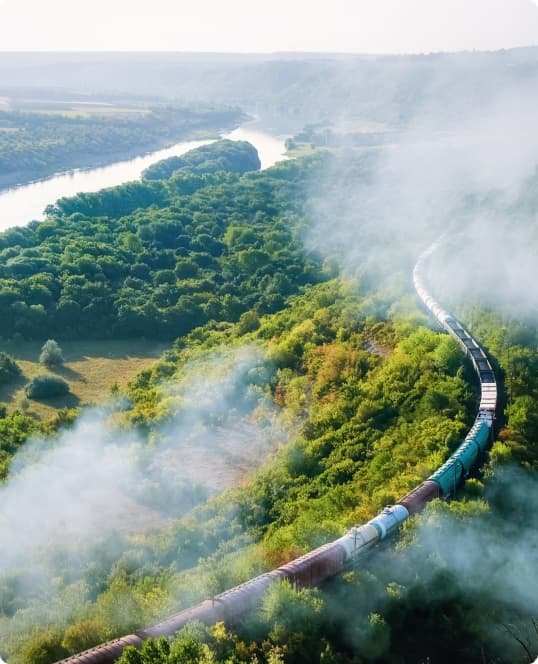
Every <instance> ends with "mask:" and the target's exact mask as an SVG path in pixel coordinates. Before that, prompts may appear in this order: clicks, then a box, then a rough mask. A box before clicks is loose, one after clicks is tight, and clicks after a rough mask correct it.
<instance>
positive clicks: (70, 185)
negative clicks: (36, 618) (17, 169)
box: [0, 122, 286, 231]
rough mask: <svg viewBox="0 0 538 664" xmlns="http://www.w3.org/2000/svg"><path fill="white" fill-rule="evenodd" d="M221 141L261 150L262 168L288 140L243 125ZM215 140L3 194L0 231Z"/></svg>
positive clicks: (279, 156)
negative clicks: (64, 200) (67, 199)
mask: <svg viewBox="0 0 538 664" xmlns="http://www.w3.org/2000/svg"><path fill="white" fill-rule="evenodd" d="M221 137H222V138H228V139H231V140H236V141H248V142H249V143H251V144H252V145H254V147H255V148H256V149H257V150H258V154H259V156H260V161H261V164H262V169H263V168H268V167H270V166H272V165H273V164H274V163H276V162H277V161H280V160H281V159H285V158H286V157H285V152H286V148H285V137H277V136H273V135H271V134H269V133H266V132H264V131H262V130H259V129H258V128H257V126H256V124H255V123H250V122H249V123H247V124H246V125H241V126H239V127H237V128H235V129H233V130H232V131H229V132H228V133H224V134H222V136H221ZM213 140H216V138H212V139H205V140H188V141H181V142H179V143H175V144H174V145H172V146H170V147H167V148H164V149H161V150H157V151H154V152H149V153H146V154H145V155H143V156H139V155H137V156H135V157H134V158H131V159H127V160H121V161H118V162H114V163H112V164H108V165H107V166H101V167H97V168H88V169H77V170H74V171H71V172H62V173H59V174H57V175H55V176H53V177H50V178H47V179H44V180H38V181H36V182H32V183H29V184H26V185H23V186H19V187H17V188H14V189H7V190H5V191H4V192H0V231H2V230H6V229H8V228H11V227H13V226H24V225H26V224H28V223H29V222H30V221H32V220H38V221H40V220H42V219H43V218H44V214H43V212H44V210H45V208H46V207H47V205H51V204H54V203H55V202H56V201H57V200H58V199H59V198H63V197H66V196H74V195H75V194H77V193H79V192H94V191H98V190H99V189H104V188H106V187H113V186H116V185H119V184H123V183H124V182H129V181H131V180H138V179H139V178H140V175H141V173H142V171H144V170H145V169H146V168H147V167H148V166H150V165H151V164H153V163H155V162H157V161H160V160H161V159H167V158H168V157H173V156H181V155H182V154H184V153H185V152H188V151H189V150H192V149H193V148H196V147H199V146H201V145H204V144H207V143H210V142H212V141H213Z"/></svg>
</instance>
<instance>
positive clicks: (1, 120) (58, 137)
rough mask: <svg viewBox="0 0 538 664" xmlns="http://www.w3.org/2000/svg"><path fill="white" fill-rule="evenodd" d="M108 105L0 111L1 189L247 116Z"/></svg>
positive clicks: (220, 110) (210, 131)
mask: <svg viewBox="0 0 538 664" xmlns="http://www.w3.org/2000/svg"><path fill="white" fill-rule="evenodd" d="M108 106H110V105H107V104H105V105H104V109H103V111H102V113H99V112H92V113H90V112H87V111H85V110H84V107H81V108H78V107H77V109H76V110H64V111H63V110H54V109H53V110H42V111H39V110H30V109H27V110H1V111H0V189H1V188H5V187H9V186H14V185H16V184H21V183H25V182H30V181H32V180H36V179H39V178H44V177H47V176H50V175H53V174H54V173H56V172H58V171H65V170H68V169H71V168H88V167H91V166H102V165H105V164H108V163H111V162H113V161H117V160H120V159H127V158H130V157H135V156H138V155H139V154H141V153H144V152H148V151H153V150H158V149H159V148H163V147H167V146H169V145H172V144H173V143H177V142H178V141H180V140H187V139H190V138H194V137H196V138H200V137H207V136H215V135H218V133H219V132H220V131H221V130H223V129H233V128H234V127H235V126H237V125H238V124H239V123H240V122H241V121H242V120H243V119H244V117H245V116H244V114H243V113H241V112H240V111H239V110H237V109H232V108H226V107H215V106H209V105H208V106H203V105H198V106H196V105H194V104H193V105H192V106H189V107H185V106H178V105H174V104H169V105H165V104H162V103H161V104H160V105H159V106H150V105H148V104H147V103H146V104H145V105H141V104H140V103H139V104H138V105H137V106H133V105H132V102H131V106H130V107H128V108H123V109H122V108H114V106H110V108H108ZM87 108H91V106H89V107H87Z"/></svg>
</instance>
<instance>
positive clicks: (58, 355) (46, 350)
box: [39, 339, 64, 367]
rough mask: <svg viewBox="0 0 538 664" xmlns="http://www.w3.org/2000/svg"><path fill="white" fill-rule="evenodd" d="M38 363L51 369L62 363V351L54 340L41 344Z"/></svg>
mask: <svg viewBox="0 0 538 664" xmlns="http://www.w3.org/2000/svg"><path fill="white" fill-rule="evenodd" d="M39 362H40V364H44V365H45V366H47V367H53V366H55V365H58V364H63V363H64V356H63V354H62V349H61V348H60V346H59V345H58V344H57V343H56V341H54V339H49V340H48V341H45V343H44V344H43V347H42V348H41V355H40V356H39Z"/></svg>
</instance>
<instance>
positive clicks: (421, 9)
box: [0, 0, 538, 53]
mask: <svg viewBox="0 0 538 664" xmlns="http://www.w3.org/2000/svg"><path fill="white" fill-rule="evenodd" d="M537 2H538V0H537ZM531 44H538V6H537V5H536V4H535V3H534V2H533V1H531V0H0V50H4V51H9V50H47V51H54V50H144V51H148V50H171V51H222V52H270V51H333V52H355V53H395V52H424V51H425V52H430V51H442V50H472V49H480V50H484V49H486V50H490V49H491V50H493V49H498V48H510V47H514V46H525V45H531Z"/></svg>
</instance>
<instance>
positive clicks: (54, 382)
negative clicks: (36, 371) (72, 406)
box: [25, 375, 69, 399]
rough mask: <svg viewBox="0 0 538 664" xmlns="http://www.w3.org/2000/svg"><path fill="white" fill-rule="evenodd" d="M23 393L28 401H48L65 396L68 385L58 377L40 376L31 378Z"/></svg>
mask: <svg viewBox="0 0 538 664" xmlns="http://www.w3.org/2000/svg"><path fill="white" fill-rule="evenodd" d="M25 392H26V396H27V397H28V398H29V399H50V398H52V397H61V396H63V395H64V394H67V393H68V392H69V385H68V384H67V383H66V382H65V380H64V379H63V378H60V377H59V376H52V375H41V376H36V377H35V378H32V380H31V381H30V382H29V383H28V385H27V386H26V388H25Z"/></svg>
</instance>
